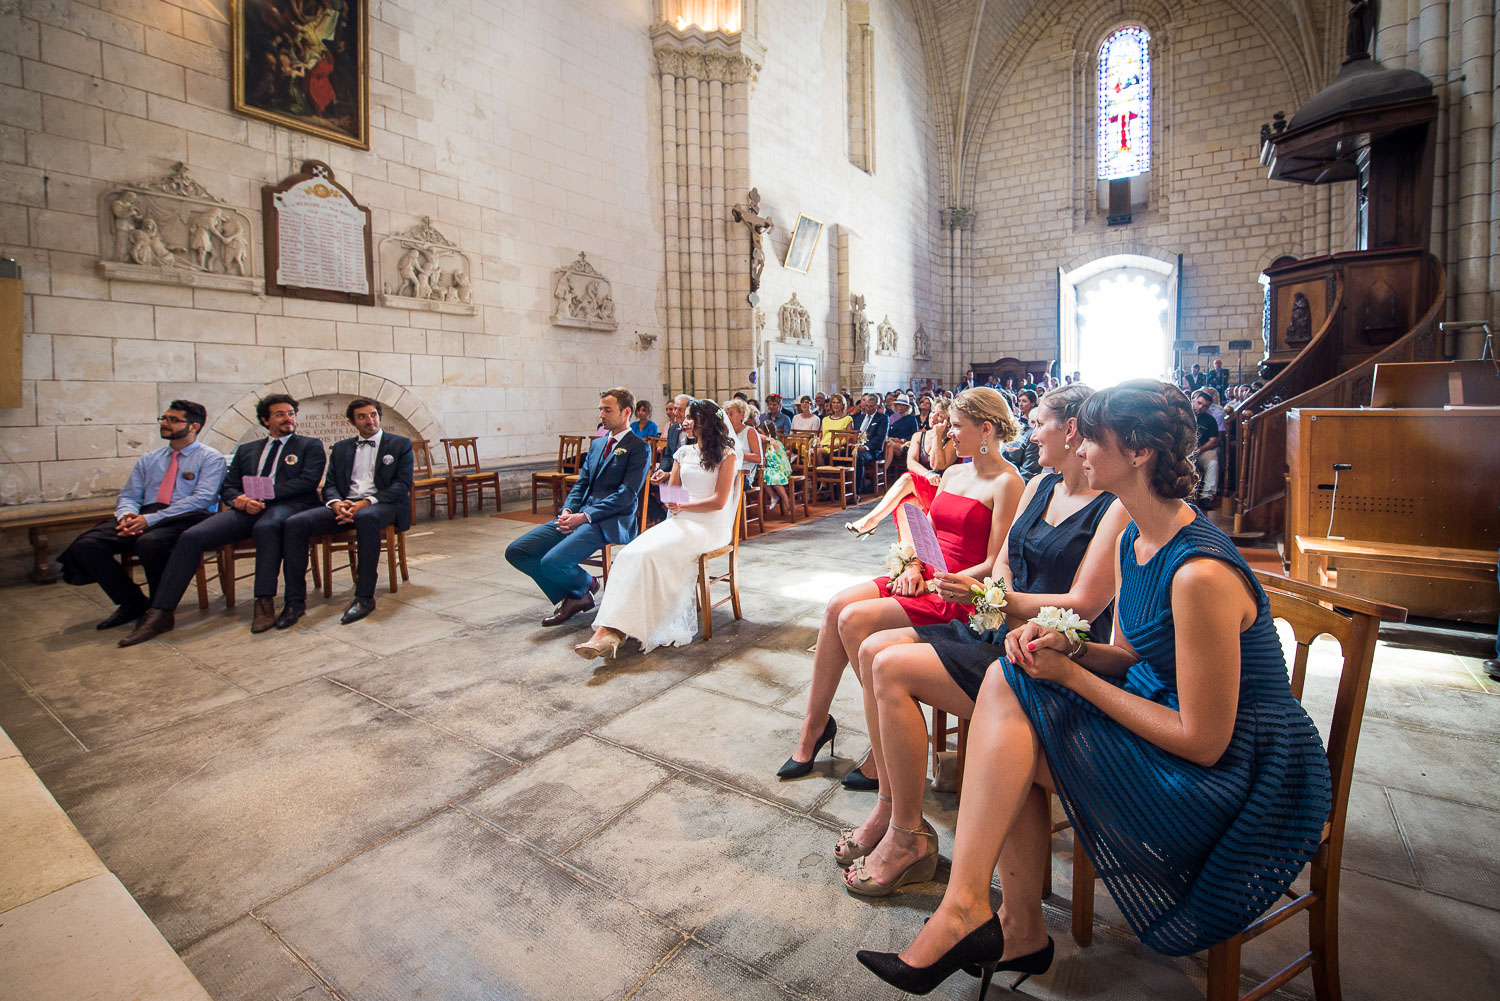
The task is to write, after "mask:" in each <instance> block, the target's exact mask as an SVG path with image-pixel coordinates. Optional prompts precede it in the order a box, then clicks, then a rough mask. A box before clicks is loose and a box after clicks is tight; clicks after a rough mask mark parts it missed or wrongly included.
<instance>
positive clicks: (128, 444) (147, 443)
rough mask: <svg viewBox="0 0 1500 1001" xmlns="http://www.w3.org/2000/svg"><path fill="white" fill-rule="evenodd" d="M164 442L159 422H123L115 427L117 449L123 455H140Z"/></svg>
mask: <svg viewBox="0 0 1500 1001" xmlns="http://www.w3.org/2000/svg"><path fill="white" fill-rule="evenodd" d="M164 444H165V442H163V441H162V440H161V426H160V425H159V424H122V425H120V426H119V427H117V428H115V449H116V450H117V451H118V452H119V453H120V454H121V455H133V456H136V457H140V456H142V455H145V454H146V453H147V452H154V451H156V450H157V449H158V448H161V447H162V445H164Z"/></svg>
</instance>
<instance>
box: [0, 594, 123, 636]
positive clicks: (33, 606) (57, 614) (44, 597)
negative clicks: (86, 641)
mask: <svg viewBox="0 0 1500 1001" xmlns="http://www.w3.org/2000/svg"><path fill="white" fill-rule="evenodd" d="M91 590H92V591H98V590H99V589H98V588H97V587H87V588H84V587H69V586H68V585H66V584H53V585H50V586H45V587H38V586H36V585H33V584H23V585H20V586H18V587H12V588H7V589H6V595H5V598H6V600H5V601H4V602H0V635H3V636H4V637H5V638H6V641H7V643H9V642H10V641H13V640H18V639H28V638H30V637H33V636H44V635H47V634H49V633H56V632H60V631H63V630H67V629H78V630H80V631H81V630H82V628H83V627H84V626H85V625H86V626H87V628H88V629H89V630H91V631H92V630H93V628H94V624H95V623H96V622H98V621H99V620H100V619H103V618H104V617H105V616H107V615H108V614H109V613H110V611H112V610H113V606H111V607H110V608H108V609H106V608H104V607H103V605H102V604H101V603H100V602H96V601H93V600H91V597H90V596H89V595H88V593H87V592H89V591H91ZM101 598H102V595H101ZM94 635H95V637H96V638H97V637H98V633H95V634H94Z"/></svg>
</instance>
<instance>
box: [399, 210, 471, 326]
mask: <svg viewBox="0 0 1500 1001" xmlns="http://www.w3.org/2000/svg"><path fill="white" fill-rule="evenodd" d="M473 276H474V270H473V261H472V259H471V258H470V257H469V255H468V254H466V253H464V252H463V251H462V250H460V249H459V248H458V246H457V245H456V244H454V243H453V241H451V240H449V239H448V238H447V237H446V236H444V235H443V234H442V233H440V232H438V231H437V229H436V228H434V226H433V225H432V220H431V219H430V218H428V217H427V216H423V217H422V221H421V222H420V223H418V224H417V225H415V226H413V227H411V228H410V229H408V230H407V231H406V232H404V233H396V234H393V235H391V236H388V237H386V238H385V239H384V240H381V241H380V279H381V286H380V304H381V305H382V306H394V307H396V308H397V309H426V310H431V311H432V312H434V313H458V314H461V315H464V316H473V315H475V314H476V313H478V312H479V307H478V306H476V305H475V304H474V281H473Z"/></svg>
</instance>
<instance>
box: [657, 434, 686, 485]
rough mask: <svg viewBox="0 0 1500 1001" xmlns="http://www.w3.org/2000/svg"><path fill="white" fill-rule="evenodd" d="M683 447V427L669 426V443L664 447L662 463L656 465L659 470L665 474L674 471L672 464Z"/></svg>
mask: <svg viewBox="0 0 1500 1001" xmlns="http://www.w3.org/2000/svg"><path fill="white" fill-rule="evenodd" d="M681 447H682V425H681V424H669V425H667V443H666V444H665V445H663V446H662V450H661V461H660V462H658V463H657V464H656V466H657V468H658V469H660V470H661V471H662V472H664V473H670V472H671V471H672V464H673V462H674V461H675V459H674V456H676V454H677V450H678V449H679V448H681Z"/></svg>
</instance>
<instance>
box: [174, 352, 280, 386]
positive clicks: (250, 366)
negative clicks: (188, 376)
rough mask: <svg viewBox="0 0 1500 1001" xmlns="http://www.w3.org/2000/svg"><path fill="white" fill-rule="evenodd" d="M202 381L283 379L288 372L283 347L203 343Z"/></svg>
mask: <svg viewBox="0 0 1500 1001" xmlns="http://www.w3.org/2000/svg"><path fill="white" fill-rule="evenodd" d="M196 355H197V375H198V381H199V382H253V383H256V384H261V383H266V382H270V381H271V380H272V379H279V378H280V377H281V374H282V373H283V372H284V371H286V369H285V368H284V367H283V365H284V362H283V358H282V349H281V348H266V347H251V346H233V347H230V346H224V345H218V344H199V345H198V347H197V351H196Z"/></svg>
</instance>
